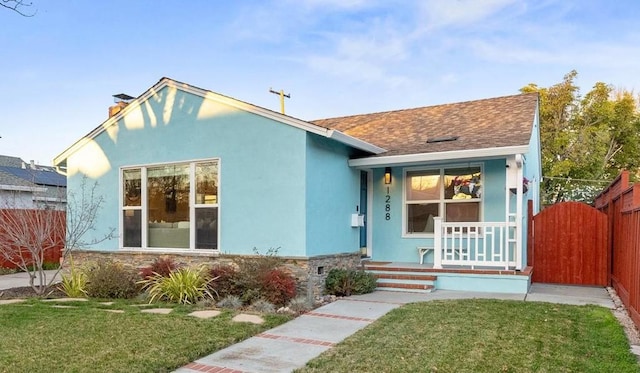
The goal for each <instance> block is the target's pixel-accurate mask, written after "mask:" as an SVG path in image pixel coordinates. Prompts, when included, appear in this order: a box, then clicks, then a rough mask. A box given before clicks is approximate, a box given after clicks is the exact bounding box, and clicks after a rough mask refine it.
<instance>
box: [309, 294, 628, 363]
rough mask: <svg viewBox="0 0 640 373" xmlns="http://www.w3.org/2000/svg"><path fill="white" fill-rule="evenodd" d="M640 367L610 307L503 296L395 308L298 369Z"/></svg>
mask: <svg viewBox="0 0 640 373" xmlns="http://www.w3.org/2000/svg"><path fill="white" fill-rule="evenodd" d="M374 371H375V372H474V373H477V372H554V373H555V372H581V373H582V372H594V373H596V372H597V373H601V372H616V373H622V372H640V368H639V366H638V363H637V361H636V358H635V356H633V355H632V354H631V353H630V351H629V344H628V342H627V339H626V337H625V335H624V331H623V329H622V327H621V326H620V324H619V323H618V321H617V320H616V319H615V317H614V316H613V315H612V313H611V311H610V310H608V309H606V308H602V307H597V306H581V307H577V306H568V305H559V304H550V303H536V302H518V301H501V300H482V299H474V300H455V301H433V302H426V303H416V304H410V305H406V306H403V307H401V308H398V309H396V310H393V311H391V312H390V313H389V314H387V315H385V316H383V317H382V318H381V319H379V320H378V321H376V322H375V323H373V324H372V325H370V326H369V327H367V328H365V329H363V330H361V331H359V332H358V333H356V334H355V335H353V336H352V337H350V338H348V339H346V340H345V341H344V342H342V343H340V344H339V345H337V346H336V347H334V348H332V349H330V350H328V351H327V352H325V353H324V354H322V355H321V356H320V357H318V358H316V359H314V360H312V361H311V362H309V363H308V364H307V367H306V368H304V369H301V370H299V371H297V372H304V373H308V372H374Z"/></svg>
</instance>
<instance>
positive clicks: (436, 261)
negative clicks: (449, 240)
mask: <svg viewBox="0 0 640 373" xmlns="http://www.w3.org/2000/svg"><path fill="white" fill-rule="evenodd" d="M433 268H435V269H442V218H441V217H439V216H437V217H434V218H433Z"/></svg>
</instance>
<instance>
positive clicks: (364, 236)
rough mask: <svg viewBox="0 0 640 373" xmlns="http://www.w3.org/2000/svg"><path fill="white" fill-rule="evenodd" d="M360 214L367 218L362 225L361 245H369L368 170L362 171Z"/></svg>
mask: <svg viewBox="0 0 640 373" xmlns="http://www.w3.org/2000/svg"><path fill="white" fill-rule="evenodd" d="M360 214H362V215H364V219H365V221H364V226H363V227H360V247H367V172H366V171H360ZM365 252H366V251H365Z"/></svg>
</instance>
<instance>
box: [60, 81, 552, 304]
mask: <svg viewBox="0 0 640 373" xmlns="http://www.w3.org/2000/svg"><path fill="white" fill-rule="evenodd" d="M126 99H130V100H125V101H123V102H120V103H118V105H116V106H115V107H112V108H111V109H110V117H109V118H108V119H107V120H106V121H105V122H104V123H102V124H100V125H99V126H98V127H97V128H95V129H94V130H93V131H91V132H90V133H89V134H87V135H86V136H85V137H84V138H82V139H80V140H79V141H77V142H76V143H75V144H73V145H71V146H70V147H69V148H68V149H66V150H65V151H64V152H62V153H61V154H60V155H59V156H58V157H56V159H55V160H54V163H55V165H56V166H59V167H60V168H61V169H65V170H66V173H67V179H68V180H67V188H68V190H69V192H73V191H74V190H76V191H77V190H78V189H79V188H80V187H81V184H82V181H83V179H84V178H85V177H87V178H89V179H90V180H95V181H96V182H97V190H96V192H97V193H99V194H100V195H102V196H103V197H104V198H105V201H106V203H105V204H104V206H103V208H102V209H101V210H100V213H99V215H98V216H97V218H96V230H95V231H92V232H90V234H93V235H95V236H96V237H99V236H100V235H104V234H105V233H106V232H108V231H109V229H110V228H114V229H115V231H116V234H117V237H118V238H117V239H113V240H109V241H104V242H102V243H100V244H99V245H97V246H96V247H92V248H91V249H83V250H82V251H80V252H81V253H82V254H83V255H85V256H87V257H92V256H93V257H95V256H109V257H113V258H121V259H126V260H128V261H132V262H134V264H136V265H138V264H140V263H141V262H144V261H149V260H151V259H152V258H155V257H158V256H160V255H173V256H175V257H177V258H180V259H181V260H184V261H186V262H193V261H216V260H223V259H224V258H228V257H233V256H234V255H253V254H254V249H256V248H257V249H258V250H259V251H261V252H265V251H266V250H267V249H269V248H278V255H281V256H283V257H284V258H286V259H287V260H288V261H289V262H290V263H292V265H293V266H296V267H297V268H298V277H299V278H300V279H302V280H304V281H309V283H312V282H313V283H314V284H317V283H319V282H320V281H321V280H322V278H323V276H324V275H326V272H327V271H328V270H329V269H330V268H332V267H335V266H357V265H360V263H361V258H365V259H366V260H367V261H368V262H367V263H369V264H368V265H369V266H370V267H371V270H377V271H379V273H380V278H381V279H380V284H381V286H385V287H390V288H399V289H405V290H407V289H409V290H412V289H413V290H419V289H422V290H424V289H427V288H429V287H430V286H435V288H436V289H437V288H441V289H467V290H482V291H503V292H526V290H527V288H528V286H529V283H530V280H529V275H528V274H529V272H530V269H529V268H528V267H527V251H526V239H525V237H526V231H527V226H526V223H527V219H526V217H527V213H528V211H527V208H528V204H527V200H532V201H533V202H532V204H531V209H532V210H533V211H532V212H533V213H536V212H537V211H538V209H539V198H538V195H539V193H538V185H539V181H540V177H541V169H540V141H539V125H538V96H537V94H521V95H514V96H506V97H498V98H491V99H485V100H478V101H470V102H463V103H455V104H448V105H438V106H431V107H423V108H415V109H405V110H398V111H391V112H383V113H373V114H363V115H355V116H349V117H341V118H331V119H323V120H315V121H305V120H300V119H297V118H293V117H290V116H287V115H283V114H280V113H277V112H274V111H271V110H268V109H265V108H261V107H258V106H255V105H251V104H249V103H246V102H242V101H239V100H236V99H233V98H230V97H227V96H223V95H220V94H217V93H214V92H212V91H208V90H204V89H201V88H198V87H195V86H192V85H188V84H184V83H181V82H177V81H175V80H172V79H168V78H163V79H161V80H160V81H159V82H158V83H156V84H155V85H154V86H152V87H151V88H149V89H148V90H147V91H146V92H144V93H143V94H142V95H140V96H139V97H137V98H135V99H134V98H126ZM412 270H413V271H418V272H420V273H422V274H425V275H429V276H431V280H430V281H431V285H430V286H427V285H424V284H422V283H419V282H417V281H413V280H406V281H402V280H398V279H397V278H398V277H402V276H395V277H396V279H392V277H394V276H390V275H385V273H387V274H388V273H394V272H395V273H401V272H402V273H408V272H407V271H412ZM408 277H410V276H408ZM385 278H387V279H386V280H385ZM415 278H417V277H415ZM412 281H413V282H412ZM397 284H399V285H397ZM312 285H313V284H312Z"/></svg>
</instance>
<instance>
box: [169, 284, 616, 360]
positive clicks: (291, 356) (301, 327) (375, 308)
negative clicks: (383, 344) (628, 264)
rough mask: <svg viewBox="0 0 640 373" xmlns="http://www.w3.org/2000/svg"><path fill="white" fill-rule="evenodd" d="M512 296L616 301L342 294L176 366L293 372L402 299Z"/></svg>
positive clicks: (539, 293)
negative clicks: (273, 326) (337, 297)
mask: <svg viewBox="0 0 640 373" xmlns="http://www.w3.org/2000/svg"><path fill="white" fill-rule="evenodd" d="M470 298H490V299H510V300H522V301H534V302H537V301H539V302H552V303H565V304H573V305H584V304H595V305H599V306H603V307H607V308H611V309H613V308H614V307H615V305H614V303H613V301H612V299H611V297H610V296H609V294H608V293H607V291H606V289H604V288H598V287H577V286H559V285H543V284H534V285H533V286H532V287H531V290H530V293H529V294H501V293H474V292H463V291H448V290H438V291H435V292H433V293H429V294H421V293H405V292H391V291H376V292H373V293H371V294H365V295H355V296H351V297H348V298H344V299H340V300H338V301H336V302H333V303H330V304H327V305H325V306H322V307H320V308H317V309H315V310H313V311H312V312H309V313H307V314H304V315H302V316H300V317H298V318H296V319H294V320H291V321H289V322H288V323H285V324H282V325H280V326H278V327H275V328H273V329H271V330H268V331H266V332H264V333H262V334H259V335H256V336H254V337H252V338H249V339H247V340H245V341H243V342H240V343H237V344H235V345H232V346H229V347H227V348H225V349H223V350H220V351H217V352H215V353H213V354H211V355H209V356H205V357H203V358H201V359H198V360H196V361H195V362H193V363H190V364H188V365H186V366H184V367H182V368H180V369H178V370H176V371H175V372H178V373H193V372H224V373H243V372H264V373H267V372H291V371H292V370H294V369H296V368H300V367H303V366H304V365H305V364H306V363H307V362H308V361H309V360H311V359H313V358H315V357H317V356H318V355H320V354H321V353H322V352H324V351H326V350H328V349H330V348H331V347H333V346H334V345H336V344H337V343H339V342H341V341H342V340H344V339H345V338H347V337H349V336H350V335H352V334H353V333H355V332H356V331H358V330H360V329H362V328H364V327H365V326H367V325H369V324H371V323H372V322H374V321H375V320H377V319H378V318H379V317H381V316H383V315H384V314H386V313H387V312H389V311H391V310H392V309H394V308H397V307H400V306H401V305H403V304H407V303H413V302H425V301H431V300H436V299H470Z"/></svg>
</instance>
